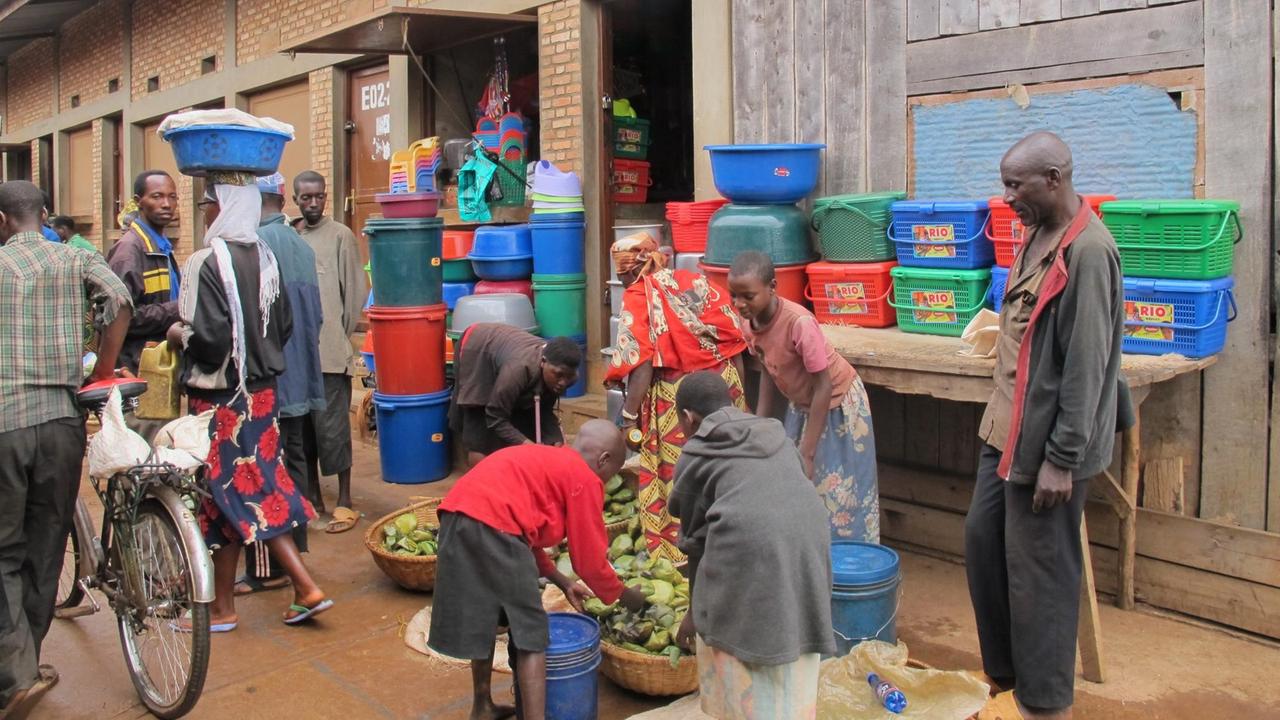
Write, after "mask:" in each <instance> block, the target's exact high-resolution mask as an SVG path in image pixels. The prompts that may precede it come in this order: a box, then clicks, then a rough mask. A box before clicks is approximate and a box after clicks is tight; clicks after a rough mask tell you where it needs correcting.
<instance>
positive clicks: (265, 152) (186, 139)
mask: <svg viewBox="0 0 1280 720" xmlns="http://www.w3.org/2000/svg"><path fill="white" fill-rule="evenodd" d="M164 139H165V141H167V142H168V143H169V144H170V145H171V146H172V147H173V157H174V160H176V161H177V164H178V172H181V173H182V174H184V175H194V176H196V177H203V176H205V175H208V174H209V172H210V171H212V170H233V171H237V172H248V173H253V174H254V175H257V176H259V177H261V176H263V175H271V174H272V173H274V172H275V171H276V168H278V167H280V158H281V157H282V156H283V155H284V146H285V143H287V142H289V140H290V139H291V138H290V137H289V135H288V134H287V133H284V132H281V131H279V130H268V129H266V128H252V127H244V126H241V125H192V126H190V127H183V128H175V129H173V130H170V131H169V132H167V133H165V134H164Z"/></svg>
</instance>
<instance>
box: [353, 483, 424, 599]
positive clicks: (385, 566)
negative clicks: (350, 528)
mask: <svg viewBox="0 0 1280 720" xmlns="http://www.w3.org/2000/svg"><path fill="white" fill-rule="evenodd" d="M440 501H441V498H427V499H425V500H422V501H421V502H415V503H413V504H412V505H410V506H409V507H406V508H401V509H400V510H397V511H395V512H393V513H391V514H390V515H384V516H383V517H382V518H380V519H379V520H378V521H377V522H375V523H373V524H372V525H370V526H369V530H368V531H367V532H366V533H365V534H364V546H365V547H367V548H369V554H371V555H373V562H374V563H375V564H376V565H377V566H378V567H379V568H381V569H382V572H384V573H386V574H387V577H389V578H391V579H392V580H395V581H396V584H397V585H399V586H400V587H402V588H404V589H405V590H421V591H427V592H429V591H431V590H432V589H433V588H434V587H435V585H436V556H435V555H425V556H421V555H397V554H395V553H393V552H387V551H386V550H384V549H382V538H383V534H382V526H384V525H386V524H387V523H389V522H392V521H394V520H395V519H396V518H398V517H400V516H401V515H403V514H405V513H407V512H411V513H413V514H414V515H416V516H417V518H418V525H420V526H422V525H426V526H430V527H432V528H435V529H439V527H440V518H438V517H437V516H436V508H437V507H438V506H439V505H440Z"/></svg>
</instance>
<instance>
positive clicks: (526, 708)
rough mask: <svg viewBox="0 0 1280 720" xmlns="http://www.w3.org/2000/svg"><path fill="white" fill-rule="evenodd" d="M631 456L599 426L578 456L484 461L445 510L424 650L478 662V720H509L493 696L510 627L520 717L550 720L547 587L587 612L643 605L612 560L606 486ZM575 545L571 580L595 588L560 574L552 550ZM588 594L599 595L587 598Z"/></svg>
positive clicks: (582, 436) (556, 450) (474, 675)
mask: <svg viewBox="0 0 1280 720" xmlns="http://www.w3.org/2000/svg"><path fill="white" fill-rule="evenodd" d="M624 454H625V447H624V445H623V442H622V436H621V435H620V434H619V433H618V430H617V429H616V428H615V427H613V425H612V424H611V423H609V422H608V421H605V420H591V421H588V422H587V423H586V424H584V425H583V426H582V429H581V430H580V431H579V432H578V436H577V438H575V440H574V442H573V446H572V447H548V446H546V445H533V444H526V445H518V446H515V447H509V448H503V449H501V450H498V451H497V452H495V453H493V454H491V455H489V456H487V457H486V458H485V459H484V460H482V461H480V463H479V464H478V465H476V466H475V467H474V468H472V469H471V471H470V472H468V473H467V474H466V475H463V476H462V477H461V478H460V479H459V480H458V483H457V485H455V486H454V487H453V489H452V490H450V491H449V494H448V495H446V496H445V499H444V502H442V503H441V504H440V508H439V511H438V512H439V515H440V534H439V539H440V547H439V555H438V556H437V566H436V586H435V597H434V599H433V600H432V611H431V632H430V634H429V635H428V640H427V644H428V645H429V646H430V647H431V649H432V650H435V651H436V652H438V653H440V654H442V655H448V656H449V657H454V658H459V659H462V660H470V661H471V681H472V687H473V690H474V701H473V702H474V704H473V705H472V709H471V717H472V718H473V719H475V720H480V719H488V718H500V717H509V716H510V715H511V714H512V712H513V709H512V708H509V707H498V706H495V705H494V703H493V698H492V696H491V694H490V675H491V674H492V671H493V648H494V635H495V633H496V631H497V629H498V627H499V626H507V627H509V628H510V632H511V641H510V643H509V645H508V647H509V648H510V649H511V653H512V655H513V659H512V662H511V667H512V669H514V670H515V674H516V684H517V686H518V687H519V688H520V693H519V696H518V697H519V702H520V705H521V706H522V707H521V708H520V710H521V711H522V712H521V714H520V717H521V718H523V719H524V720H543V717H544V715H545V707H546V674H547V673H546V670H547V666H546V659H547V658H546V649H547V643H548V620H547V613H546V612H545V611H544V610H543V609H542V593H541V592H540V590H539V589H538V578H539V577H540V576H541V577H545V578H547V579H548V580H550V581H551V582H552V583H555V585H556V586H557V587H559V588H560V589H561V590H563V591H564V594H565V597H566V598H568V600H569V602H570V604H572V605H573V607H574V608H575V609H577V610H578V611H579V612H581V611H582V601H583V600H584V599H585V598H588V597H591V596H592V594H593V593H594V595H595V596H597V597H599V598H600V600H602V601H603V602H605V603H613V602H617V601H619V599H620V600H621V602H622V604H623V605H624V606H626V607H627V608H628V609H631V610H638V609H640V608H641V607H642V606H643V605H644V594H643V593H642V592H641V591H640V590H639V589H638V588H630V589H628V588H624V587H623V585H622V581H621V580H619V579H618V576H617V574H616V573H615V572H614V570H613V567H612V566H611V565H610V564H609V559H608V556H607V553H608V548H609V540H608V537H607V535H606V534H605V529H604V518H603V516H602V515H601V513H600V508H601V507H603V506H604V480H605V479H606V478H609V477H612V476H613V475H614V474H615V473H617V472H618V470H619V468H621V467H622V458H623V455H624ZM566 536H567V537H568V540H569V556H570V557H571V558H572V560H573V569H574V572H576V573H577V574H578V575H580V576H581V577H582V579H583V580H584V581H585V582H586V584H587V587H583V586H582V585H581V584H578V583H575V582H573V581H572V580H570V579H569V578H567V577H565V576H564V575H562V574H560V572H558V571H557V570H556V567H555V564H554V563H552V562H551V559H550V558H549V557H548V556H547V554H546V552H544V550H545V549H546V548H553V547H556V546H557V545H559V544H560V543H561V542H563V541H564V540H565V538H566ZM588 588H590V589H588Z"/></svg>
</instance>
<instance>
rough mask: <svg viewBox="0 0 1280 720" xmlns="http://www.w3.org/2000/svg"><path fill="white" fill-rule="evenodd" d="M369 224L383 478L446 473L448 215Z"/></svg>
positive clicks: (418, 479)
mask: <svg viewBox="0 0 1280 720" xmlns="http://www.w3.org/2000/svg"><path fill="white" fill-rule="evenodd" d="M364 232H365V235H367V236H368V238H369V255H370V266H371V274H372V277H373V282H374V284H375V285H376V286H377V287H378V288H379V290H378V292H377V295H376V297H375V300H376V304H374V305H372V306H371V307H370V308H369V310H368V315H369V325H370V332H371V334H372V336H373V360H374V362H373V363H372V366H373V367H375V368H376V369H377V386H378V392H377V393H375V395H374V407H375V411H376V413H377V421H378V433H379V443H378V452H379V455H380V457H381V460H382V475H383V479H384V480H385V481H387V482H394V483H423V482H431V481H433V480H441V479H443V478H445V477H447V476H448V475H449V469H450V468H449V460H450V452H449V451H450V447H449V442H448V438H447V427H446V426H447V423H448V419H447V414H448V406H449V390H448V389H447V385H446V383H445V371H444V340H445V323H446V320H445V318H446V314H447V313H448V311H449V308H448V306H447V305H446V304H445V298H444V282H443V280H444V278H443V265H444V263H443V260H442V255H443V223H442V222H441V221H440V220H438V219H436V218H399V219H397V218H374V219H371V220H369V221H368V223H367V224H366V225H365V228H364ZM366 364H368V363H367V361H366Z"/></svg>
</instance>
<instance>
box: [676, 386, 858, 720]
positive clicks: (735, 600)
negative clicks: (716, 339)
mask: <svg viewBox="0 0 1280 720" xmlns="http://www.w3.org/2000/svg"><path fill="white" fill-rule="evenodd" d="M676 408H677V410H678V412H679V415H680V423H681V426H682V428H683V429H684V432H685V436H686V437H688V438H689V439H688V441H687V443H686V444H685V446H684V452H683V454H682V455H681V457H680V461H679V463H678V464H677V465H676V481H675V486H674V489H673V492H672V495H671V497H670V498H668V503H669V507H670V509H671V512H672V514H673V515H675V516H676V517H678V518H679V519H680V543H679V545H680V550H681V551H682V552H684V553H685V554H686V555H687V556H688V558H689V568H688V572H687V574H688V576H689V582H690V583H691V584H692V597H691V600H692V602H691V604H690V607H689V611H688V613H687V614H686V615H685V619H684V622H683V623H682V624H681V626H680V629H679V632H678V633H677V640H678V641H679V642H681V643H682V644H684V645H685V647H689V648H692V646H693V637H694V635H695V634H696V635H697V637H698V639H699V642H698V643H697V654H698V671H699V675H700V678H701V680H700V685H701V689H702V710H703V712H705V713H707V714H708V715H711V716H712V717H717V718H723V717H751V718H812V717H814V713H815V712H816V707H817V692H818V659H819V654H821V653H826V654H831V653H833V652H834V651H835V643H834V640H833V636H832V633H831V539H830V531H829V530H828V527H827V512H826V509H825V508H824V507H823V505H822V502H821V501H820V500H819V499H818V494H817V493H816V492H814V489H813V483H811V482H809V480H808V478H807V477H806V476H805V472H804V469H803V468H802V467H801V464H800V455H799V453H798V452H797V451H796V447H795V445H794V444H793V443H792V442H791V441H790V440H789V439H788V437H787V433H786V430H785V429H784V428H783V427H782V423H780V422H778V421H777V420H774V419H772V418H762V417H757V416H755V415H751V414H749V413H746V412H743V411H741V410H738V409H737V408H734V407H733V404H732V401H731V400H730V398H729V387H728V385H726V384H725V382H724V380H723V379H722V378H721V377H720V376H719V375H718V374H716V373H714V372H709V371H703V372H697V373H693V374H691V375H688V376H686V377H685V378H684V380H682V381H681V382H680V386H679V388H678V390H677V391H676ZM744 713H745V714H744Z"/></svg>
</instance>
